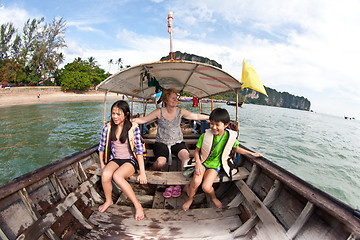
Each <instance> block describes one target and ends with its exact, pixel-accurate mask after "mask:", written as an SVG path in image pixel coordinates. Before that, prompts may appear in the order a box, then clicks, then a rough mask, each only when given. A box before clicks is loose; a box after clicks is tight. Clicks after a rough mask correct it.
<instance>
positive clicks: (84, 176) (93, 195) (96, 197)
mask: <svg viewBox="0 0 360 240" xmlns="http://www.w3.org/2000/svg"><path fill="white" fill-rule="evenodd" d="M92 156H93V155H92ZM96 162H98V161H95V163H96ZM77 166H78V171H79V174H80V176H81V178H82V182H83V181H86V180H87V179H88V177H87V174H86V171H85V169H84V167H83V165H82V163H81V162H77ZM90 195H91V198H92V200H93V201H94V202H95V203H97V204H99V203H102V202H104V200H103V199H102V197H101V196H100V194H99V193H98V192H97V191H96V189H95V188H94V186H92V187H91V188H90Z"/></svg>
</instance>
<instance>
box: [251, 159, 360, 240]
mask: <svg viewBox="0 0 360 240" xmlns="http://www.w3.org/2000/svg"><path fill="white" fill-rule="evenodd" d="M248 158H249V160H250V161H252V162H253V163H255V164H256V165H258V166H259V167H261V169H262V171H263V172H265V173H267V174H269V175H270V176H272V177H273V178H276V179H278V180H279V181H281V182H282V183H283V184H285V185H286V186H288V187H289V188H290V189H292V190H294V192H296V193H298V194H299V195H300V196H302V197H304V198H306V199H307V200H308V201H310V202H312V203H313V204H314V205H315V206H316V207H319V208H320V209H323V210H324V211H326V212H327V213H329V214H330V215H332V216H334V218H336V219H337V220H338V221H340V222H342V223H343V224H344V225H345V226H346V227H347V228H348V229H349V231H350V232H354V233H355V234H356V235H358V236H360V224H359V219H358V218H356V217H355V216H354V215H353V211H354V209H352V208H351V207H350V206H348V205H346V204H344V203H343V202H341V201H340V200H338V199H336V198H334V197H332V196H331V195H329V194H327V193H325V192H323V191H321V190H320V189H318V188H316V187H314V186H313V185H311V184H309V183H307V182H305V181H304V180H302V179H301V178H299V177H297V176H295V175H294V174H292V173H290V172H289V171H287V170H285V169H283V168H281V167H280V166H278V165H276V164H274V163H273V162H271V161H269V160H267V159H266V158H255V157H248Z"/></svg>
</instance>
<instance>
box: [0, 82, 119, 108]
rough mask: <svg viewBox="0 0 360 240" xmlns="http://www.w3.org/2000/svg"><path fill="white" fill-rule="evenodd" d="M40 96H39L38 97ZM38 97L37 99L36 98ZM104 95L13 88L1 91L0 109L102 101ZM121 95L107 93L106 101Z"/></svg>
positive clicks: (98, 93)
mask: <svg viewBox="0 0 360 240" xmlns="http://www.w3.org/2000/svg"><path fill="white" fill-rule="evenodd" d="M39 94H40V95H39ZM38 96H39V97H38ZM104 97H105V93H104V92H100V91H87V92H85V93H74V92H64V91H62V90H60V88H45V87H43V88H13V89H10V90H8V89H7V90H5V89H1V91H0V107H8V106H15V105H29V104H45V103H59V102H83V101H104ZM125 98H126V97H125ZM121 99H122V95H120V94H119V95H118V94H116V93H108V94H107V96H106V100H107V101H109V100H110V101H113V100H121Z"/></svg>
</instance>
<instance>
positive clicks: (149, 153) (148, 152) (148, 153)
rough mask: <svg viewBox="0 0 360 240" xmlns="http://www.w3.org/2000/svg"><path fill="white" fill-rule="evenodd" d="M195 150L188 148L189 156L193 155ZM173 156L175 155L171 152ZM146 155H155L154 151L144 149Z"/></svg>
mask: <svg viewBox="0 0 360 240" xmlns="http://www.w3.org/2000/svg"><path fill="white" fill-rule="evenodd" d="M194 152H195V150H189V153H190V157H194ZM172 156H173V158H174V157H176V156H175V155H174V154H172ZM146 157H155V155H154V151H153V150H152V149H146Z"/></svg>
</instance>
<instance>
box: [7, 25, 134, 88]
mask: <svg viewBox="0 0 360 240" xmlns="http://www.w3.org/2000/svg"><path fill="white" fill-rule="evenodd" d="M65 30H66V22H65V20H64V19H63V18H59V19H53V20H52V22H50V23H46V22H45V20H44V18H41V19H35V18H34V19H28V20H27V21H26V23H25V24H24V26H23V28H22V29H21V30H18V29H16V28H15V27H14V24H13V23H6V24H2V25H1V26H0V84H2V85H13V86H23V85H25V86H26V85H39V84H40V85H58V86H61V87H62V88H63V89H64V90H88V89H90V88H91V87H93V86H96V85H97V84H98V83H100V82H101V81H103V80H104V79H106V78H107V77H108V76H109V75H110V74H109V73H106V72H105V70H104V69H101V68H100V67H99V66H98V65H97V62H96V61H95V58H93V57H89V58H88V59H86V60H83V59H81V58H76V59H74V61H73V62H72V63H68V64H66V65H65V66H64V67H63V68H61V69H59V68H58V67H59V65H60V64H61V63H63V62H64V54H63V53H62V52H61V50H62V49H63V48H65V47H67V45H66V43H65ZM113 64H116V65H117V66H118V69H119V70H120V69H123V68H124V67H123V62H122V59H121V58H118V59H117V60H116V62H115V61H113V60H112V59H110V60H109V71H110V67H111V65H113ZM126 67H129V66H126Z"/></svg>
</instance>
